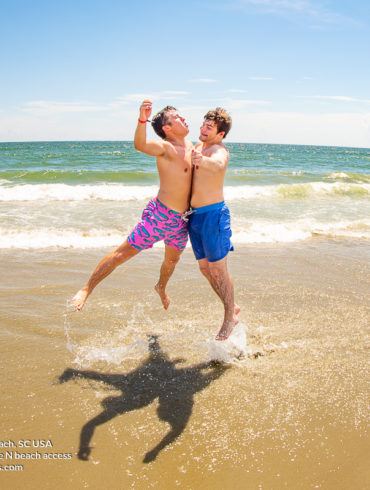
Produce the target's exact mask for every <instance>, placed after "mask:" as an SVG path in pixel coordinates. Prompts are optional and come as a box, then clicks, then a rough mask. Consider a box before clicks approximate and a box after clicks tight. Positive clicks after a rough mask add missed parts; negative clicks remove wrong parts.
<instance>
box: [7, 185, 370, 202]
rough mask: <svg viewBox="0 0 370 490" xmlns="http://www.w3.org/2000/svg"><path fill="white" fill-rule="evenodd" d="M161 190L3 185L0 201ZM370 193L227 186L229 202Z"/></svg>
mask: <svg viewBox="0 0 370 490" xmlns="http://www.w3.org/2000/svg"><path fill="white" fill-rule="evenodd" d="M157 192H158V186H156V185H147V186H144V185H143V186H140V185H124V184H96V185H74V186H73V185H67V184H35V185H31V184H22V185H13V186H9V185H0V201H3V202H4V201H7V202H10V201H94V200H104V201H138V200H147V199H150V198H151V197H153V196H155V195H156V194H157ZM368 195H370V183H348V182H333V183H329V182H311V183H304V184H297V183H296V184H279V185H266V186H258V185H243V186H226V187H225V199H226V201H234V200H250V199H266V198H276V199H306V198H310V197H325V196H348V197H361V196H368Z"/></svg>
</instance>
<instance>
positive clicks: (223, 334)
mask: <svg viewBox="0 0 370 490" xmlns="http://www.w3.org/2000/svg"><path fill="white" fill-rule="evenodd" d="M238 323H239V320H238V319H237V317H236V315H234V318H233V320H232V321H231V322H224V323H223V324H222V327H221V329H220V331H219V332H218V334H217V335H216V340H227V339H228V338H229V337H230V334H231V332H232V331H233V330H234V327H235V326H236V325H237V324H238Z"/></svg>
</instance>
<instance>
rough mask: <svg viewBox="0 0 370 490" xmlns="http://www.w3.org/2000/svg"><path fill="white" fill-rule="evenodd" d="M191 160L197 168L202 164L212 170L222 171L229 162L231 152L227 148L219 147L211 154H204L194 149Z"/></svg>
mask: <svg viewBox="0 0 370 490" xmlns="http://www.w3.org/2000/svg"><path fill="white" fill-rule="evenodd" d="M191 160H192V163H193V165H194V166H195V168H197V166H200V165H201V166H202V168H205V169H207V170H209V171H211V172H220V171H221V170H224V169H225V168H226V167H227V165H228V163H229V153H228V151H227V150H226V148H223V147H219V148H217V149H216V150H215V151H214V152H212V155H211V156H205V155H202V153H201V152H200V151H199V150H194V151H193V153H192V155H191Z"/></svg>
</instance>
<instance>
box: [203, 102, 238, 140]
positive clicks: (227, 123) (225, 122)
mask: <svg viewBox="0 0 370 490" xmlns="http://www.w3.org/2000/svg"><path fill="white" fill-rule="evenodd" d="M207 119H209V120H210V121H214V122H215V123H216V125H217V133H221V131H224V132H225V134H224V136H223V138H226V135H227V133H228V132H229V131H230V129H231V124H232V121H231V116H230V114H229V113H228V112H227V111H226V110H225V109H223V108H222V107H216V109H215V110H214V111H208V112H207V114H206V115H205V116H204V120H205V121H206V120H207Z"/></svg>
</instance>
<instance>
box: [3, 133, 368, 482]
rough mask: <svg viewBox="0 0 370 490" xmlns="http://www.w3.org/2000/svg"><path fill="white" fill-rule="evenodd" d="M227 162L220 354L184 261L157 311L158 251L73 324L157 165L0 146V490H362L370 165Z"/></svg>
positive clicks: (112, 154) (282, 158)
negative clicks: (229, 309) (226, 278)
mask: <svg viewBox="0 0 370 490" xmlns="http://www.w3.org/2000/svg"><path fill="white" fill-rule="evenodd" d="M227 146H228V148H229V150H230V157H231V158H230V165H229V168H228V171H227V176H226V183H225V184H226V185H225V200H226V201H227V203H228V205H229V207H230V211H231V220H232V230H233V236H232V240H233V244H234V248H235V250H234V252H231V253H230V254H229V255H228V260H227V262H228V270H229V272H230V275H231V277H232V280H233V283H234V288H235V301H236V302H237V303H238V305H239V306H240V307H241V311H240V313H239V315H238V318H239V324H238V325H237V326H236V327H235V328H234V331H233V333H232V334H231V336H230V338H229V339H228V340H227V341H225V342H217V341H216V340H215V336H216V334H217V332H218V331H219V329H220V326H221V324H222V320H223V305H222V303H221V302H220V300H219V298H218V297H217V295H216V294H215V293H214V291H213V290H212V288H211V287H210V285H209V284H208V282H207V280H206V279H205V278H204V277H203V276H202V274H201V273H200V271H199V268H198V266H197V263H196V260H195V258H194V255H193V253H192V250H191V247H190V246H189V247H187V248H186V250H185V251H184V253H183V254H182V255H181V260H180V261H179V263H178V264H177V265H176V269H175V271H174V274H173V276H172V277H171V279H170V281H169V283H168V287H167V293H168V295H169V296H170V298H171V304H170V307H169V308H168V310H164V309H163V306H162V303H161V301H160V299H159V297H158V295H157V293H156V292H155V291H154V285H155V284H156V282H157V279H158V274H159V269H160V264H161V263H162V260H163V248H162V247H163V245H161V244H158V245H157V246H155V247H154V248H153V249H151V250H147V251H145V252H142V253H140V254H138V255H136V256H135V257H134V258H132V260H130V261H128V262H126V263H124V264H123V265H122V266H120V267H117V269H116V270H115V271H114V272H113V273H112V274H110V275H109V277H107V278H105V279H104V281H102V282H101V283H100V284H99V286H98V287H97V288H96V289H95V290H94V291H93V293H92V294H91V296H89V298H88V300H87V302H86V305H85V306H84V308H83V310H82V311H81V312H76V311H74V310H73V308H71V298H72V297H73V296H74V294H75V293H76V292H77V291H78V290H79V289H80V288H81V287H82V286H83V285H84V284H86V281H87V280H88V278H89V277H90V274H91V273H92V271H93V270H94V268H95V267H96V265H97V263H98V262H99V261H100V260H101V259H102V257H103V256H105V255H106V254H107V253H108V252H110V251H111V250H112V249H114V248H115V247H116V246H117V245H119V244H121V243H122V242H123V241H124V239H125V237H126V236H127V235H128V234H129V232H130V231H131V229H132V227H133V226H134V225H135V224H136V223H137V221H138V219H139V218H140V216H141V212H142V209H143V207H144V206H145V204H146V202H147V201H148V200H149V199H150V198H151V197H153V196H155V195H156V192H157V188H158V187H157V186H158V178H157V174H156V167H155V161H154V159H153V158H150V157H147V156H145V155H143V154H141V153H139V152H137V151H135V149H134V148H133V144H132V142H60V143H59V142H55V143H54V142H47V143H42V142H39V143H0V209H1V212H0V248H1V250H0V254H1V261H0V277H1V282H0V318H1V322H0V357H1V360H2V369H1V370H0V383H1V387H2V408H3V410H2V417H1V422H0V486H1V487H2V488H27V490H38V489H40V488H42V489H44V488H45V489H49V488H50V489H53V490H55V489H57V490H59V489H60V490H64V489H65V488H71V489H80V488H88V489H92V490H95V489H96V490H100V489H102V488H108V487H109V488H112V489H122V488H135V489H139V490H147V489H148V488H157V489H161V490H162V489H165V490H167V489H173V488H176V487H178V488H184V489H185V488H186V489H194V490H198V489H199V490H200V489H201V490H203V489H208V488H211V489H213V490H225V489H226V490H228V489H233V490H244V489H246V488H251V489H267V490H270V489H274V490H275V489H283V488H288V489H297V490H300V489H302V490H308V489H311V488H319V489H325V490H347V489H352V488H356V489H359V490H360V489H361V490H365V489H367V488H369V485H370V471H369V464H368V459H369V458H368V454H369V430H368V428H369V396H368V395H369V389H368V388H369V385H368V380H369V351H368V339H369V318H370V310H369V296H370V247H369V239H370V199H369V194H370V149H355V148H331V147H330V148H329V147H314V146H291V145H260V144H258V145H257V144H239V143H238V144H236V143H227ZM25 441H26V443H27V444H28V447H27V446H25ZM27 441H28V442H27ZM35 441H36V447H35V446H34V444H35ZM39 441H46V442H45V444H46V443H48V445H47V446H45V445H44V446H43V447H41V446H40V442H39ZM49 441H50V442H49ZM51 445H52V446H51Z"/></svg>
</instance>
